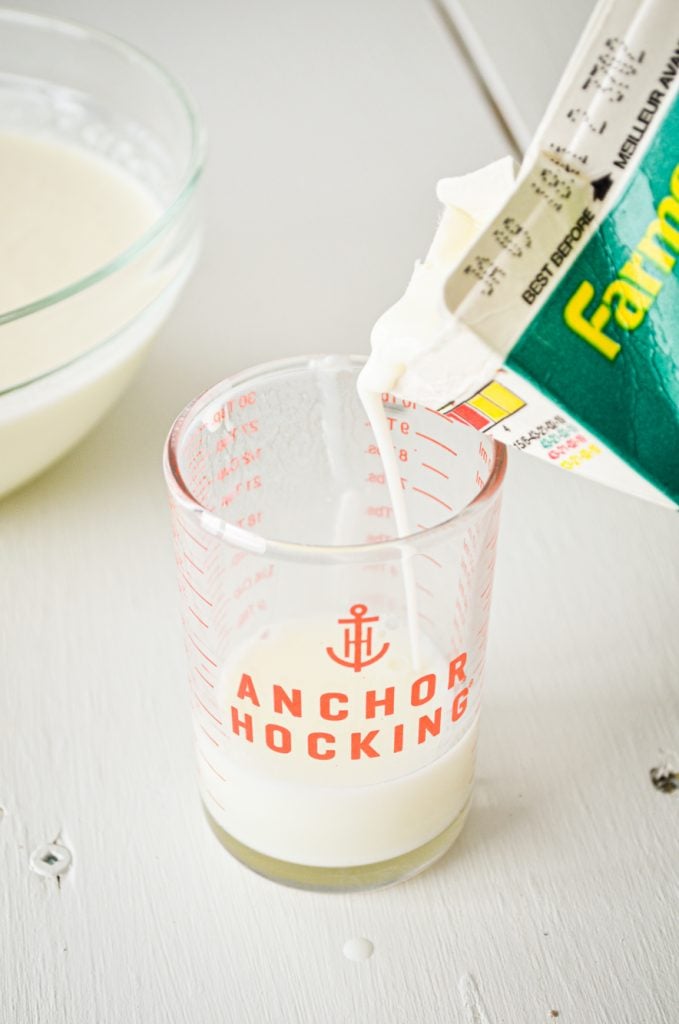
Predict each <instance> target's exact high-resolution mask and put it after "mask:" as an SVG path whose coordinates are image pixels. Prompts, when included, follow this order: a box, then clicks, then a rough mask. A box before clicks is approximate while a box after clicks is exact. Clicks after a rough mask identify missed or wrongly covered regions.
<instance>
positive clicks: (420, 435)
mask: <svg viewBox="0 0 679 1024" xmlns="http://www.w3.org/2000/svg"><path fill="white" fill-rule="evenodd" d="M415 435H416V437H421V438H422V440H423V441H431V442H432V444H437V445H438V446H439V448H445V450H446V451H447V452H450V454H451V455H457V452H456V451H453V449H452V448H449V447H448V445H447V444H444V443H443V441H437V440H436V438H435V437H430V436H429V434H421V433H420V432H419V430H416V431H415Z"/></svg>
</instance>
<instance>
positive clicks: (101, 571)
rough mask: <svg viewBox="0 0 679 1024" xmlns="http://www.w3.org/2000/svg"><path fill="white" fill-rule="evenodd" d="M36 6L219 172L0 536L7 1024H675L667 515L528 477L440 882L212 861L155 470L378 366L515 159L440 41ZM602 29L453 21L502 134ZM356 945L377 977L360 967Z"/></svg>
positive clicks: (363, 19)
mask: <svg viewBox="0 0 679 1024" xmlns="http://www.w3.org/2000/svg"><path fill="white" fill-rule="evenodd" d="M15 3H16V0H15ZM30 6H31V7H33V4H32V3H31V4H30ZM40 6H41V7H42V8H43V9H47V10H49V11H52V12H54V13H57V14H61V15H64V16H70V17H75V18H78V19H80V20H83V21H89V22H90V23H94V24H97V25H99V26H101V27H104V28H108V29H110V30H112V31H114V32H117V33H119V34H121V35H123V36H125V37H127V38H129V39H130V40H133V41H136V42H137V43H138V45H140V46H142V47H143V48H145V49H147V50H148V51H151V52H152V53H154V54H155V55H156V56H157V57H158V59H160V60H161V61H163V62H165V63H166V64H167V65H168V66H170V67H171V68H172V69H174V70H175V72H176V73H177V74H178V75H179V76H180V77H181V78H182V79H183V80H184V82H185V83H186V84H187V85H188V87H189V88H190V89H191V91H192V92H193V94H194V96H195V98H196V101H197V103H198V105H199V107H200V109H201V110H202V112H203V115H204V117H205V119H206V121H207V125H208V129H209V133H210V140H211V142H210V161H209V170H208V172H207V177H206V182H205V194H206V212H207V217H206V219H207V239H206V246H205V251H204V256H203V258H202V262H201V265H200V268H199V270H198V272H197V273H196V275H195V277H194V279H193V281H192V282H191V284H190V286H189V287H188V289H187V291H186V293H185V295H184V296H183V298H182V300H181V303H180V305H179V307H178V309H177V311H176V313H175V315H174V316H173V318H172V319H171V321H170V322H169V323H168V324H167V326H166V328H165V329H164V330H163V332H162V336H161V337H160V339H159V342H158V344H157V346H156V348H155V349H154V352H153V354H152V356H151V358H150V359H149V361H148V363H147V365H146V367H145V369H144V371H143V372H142V374H141V375H140V377H139V379H138V380H137V382H136V383H135V385H134V386H133V387H132V389H131V391H130V392H129V393H128V394H127V396H126V397H125V398H124V399H123V401H122V402H121V403H120V404H119V406H118V407H117V408H116V410H115V411H114V412H113V413H112V414H111V415H110V416H108V418H107V419H106V420H105V422H103V423H102V424H101V426H100V427H99V429H98V430H97V431H96V432H95V433H94V434H93V435H92V436H91V437H90V438H89V439H88V440H86V441H85V442H84V443H83V444H82V445H81V446H80V447H79V448H78V449H77V450H76V451H74V452H73V453H72V454H71V455H70V456H69V457H67V458H66V459H64V460H63V461H62V462H61V463H60V464H59V465H58V466H56V467H55V468H53V469H52V470H51V471H50V472H48V473H47V474H45V475H44V476H43V477H42V478H41V479H39V480H38V481H37V482H35V483H34V484H32V485H31V486H29V487H27V488H25V489H24V490H22V491H20V492H18V493H16V494H15V495H13V496H11V497H10V498H9V499H7V500H6V501H4V502H3V503H2V505H0V545H1V550H0V558H1V567H2V571H1V573H0V592H1V594H2V597H1V601H2V604H1V606H0V607H1V609H2V645H3V647H2V659H1V662H0V672H1V679H0V683H1V688H2V703H1V706H0V708H1V713H2V723H3V728H2V745H1V748H0V804H1V805H2V807H3V809H4V815H3V817H2V820H1V821H0V850H1V858H2V859H1V861H0V863H2V866H3V873H4V878H3V881H4V885H3V890H2V902H1V903H0V923H1V936H2V946H1V949H2V953H1V956H0V1019H1V1020H2V1021H3V1022H6V1024H100V1022H101V1024H137V1022H139V1024H184V1022H186V1024H225V1022H229V1024H230V1022H233V1024H267V1022H275V1024H279V1022H285V1024H287V1022H303V1024H306V1022H314V1024H316V1022H329V1024H340V1022H377V1024H500V1022H506V1024H524V1022H526V1024H533V1022H536V1024H539V1022H543V1021H553V1020H554V1019H556V1015H557V1013H558V1019H559V1021H563V1024H599V1022H604V1021H606V1022H609V1021H610V1022H611V1024H623V1022H630V1024H675V1022H676V1021H677V1020H679V972H678V971H677V963H676V960H677V950H678V949H679V918H678V914H677V866H678V864H679V855H678V854H679V793H675V794H674V795H672V794H665V793H661V792H659V791H657V790H656V789H654V788H653V786H652V785H651V782H650V780H649V769H651V768H652V767H654V766H658V765H662V764H664V763H665V762H666V761H672V759H673V758H674V767H679V766H678V765H677V762H676V758H677V756H679V755H678V754H677V748H679V714H678V708H677V664H678V661H679V626H678V623H677V608H678V595H679V586H678V579H677V575H678V561H679V557H678V556H679V524H678V523H677V521H676V517H675V516H674V515H673V514H672V513H669V512H665V511H662V510H660V509H658V508H654V507H653V506H651V505H646V504H642V503H640V502H638V501H635V500H633V499H631V498H626V497H624V496H622V495H619V494H615V493H613V492H608V491H605V490H603V489H602V488H599V487H597V486H594V485H587V484H585V483H582V482H580V481H578V480H575V479H573V478H572V477H571V476H570V475H569V474H566V473H560V472H558V471H556V470H554V469H552V468H550V467H548V466H547V467H545V466H543V465H541V464H538V463H537V462H534V461H532V460H531V459H529V458H528V457H527V456H526V457H521V456H518V457H516V458H512V465H511V467H510V470H511V472H510V475H509V480H508V483H507V490H506V497H505V516H504V525H503V535H502V538H501V539H502V544H501V553H500V558H499V564H498V567H497V584H496V594H495V604H494V622H493V630H492V643H491V652H490V653H491V657H490V662H489V677H488V686H487V690H486V694H487V703H486V708H485V715H484V727H483V735H482V745H481V754H480V768H479V774H480V778H479V785H478V790H477V797H476V802H475V805H474V808H473V810H472V813H471V816H470V819H469V822H468V824H467V827H466V830H465V832H464V834H463V836H462V838H461V839H460V840H459V842H458V843H457V845H456V847H455V848H454V849H453V851H452V852H451V854H450V855H449V856H448V857H446V858H445V859H444V860H443V861H442V862H440V863H439V864H438V865H437V866H436V867H435V868H433V869H432V870H431V871H429V872H428V873H427V874H425V875H422V876H421V877H419V878H417V879H415V880H414V881H412V882H409V883H407V884H404V885H402V886H400V887H396V888H394V889H391V890H388V891H385V892H379V893H373V894H367V895H352V896H346V897H344V896H332V897H329V896H322V895H313V894H308V893H300V892H295V891H292V890H286V889H283V888H279V887H276V886H275V885H272V884H270V883H268V882H266V881H264V880H262V879H260V878H258V877H256V876H255V875H253V874H250V873H248V872H247V871H246V870H245V869H243V868H241V867H240V866H239V865H238V864H236V863H235V862H234V861H232V860H231V859H230V858H229V857H228V856H227V855H226V854H225V853H224V852H223V850H222V849H221V848H220V847H219V846H218V845H217V843H216V842H215V840H214V839H213V837H212V835H211V834H210V833H209V832H208V829H207V826H206V825H205V824H204V821H203V818H202V814H201V810H200V807H199V803H198V799H197V796H196V791H195V786H194V776H193V755H192V748H191V732H190V723H189V702H188V692H187V688H186V685H185V680H184V655H183V649H182V639H181V634H180V629H179V618H178V601H177V596H176V585H175V579H174V564H173V558H172V550H171V543H170V531H169V525H168V516H167V511H166V505H165V497H164V488H163V483H162V479H161V473H160V452H161V447H162V443H163V439H164V436H165V433H166V431H167V429H168V427H169V424H170V422H171V420H172V419H173V417H174V415H175V414H176V412H177V411H178V410H179V409H180V407H181V406H182V405H183V404H184V403H185V402H186V401H187V400H188V399H189V398H191V397H192V396H193V395H194V394H196V393H197V392H198V391H199V390H200V389H202V388H203V387H205V386H207V385H209V384H211V383H213V382H214V381H216V380H217V379H219V378H221V377H223V376H225V375H227V374H228V373H230V372H232V371H234V370H237V369H239V368H241V367H243V366H245V365H247V364H252V363H255V362H258V361H261V360H264V359H269V358H272V357H274V356H276V355H284V354H293V353H296V352H308V351H312V350H326V351H333V350H335V351H352V350H365V349H366V347H367V339H368V332H369V328H370V326H371V324H372V322H373V321H374V319H375V318H376V316H377V315H378V314H379V313H380V312H381V310H382V309H383V308H384V307H385V306H386V305H387V304H389V303H390V302H391V301H392V300H393V299H394V298H395V297H396V296H397V295H398V294H399V292H400V290H401V289H402V287H403V285H404V283H405V281H406V279H407V277H408V275H409V272H410V267H411V263H412V260H413V258H414V257H415V256H416V255H418V254H420V253H421V252H422V251H423V250H424V248H425V246H426V244H427V242H428V240H429V237H430V235H431V233H432V229H433V225H434V221H435V217H436V204H435V200H434V193H433V186H434V182H435V181H436V179H437V178H438V177H440V176H443V175H445V174H450V173H455V172H462V171H465V170H470V169H472V168H474V167H475V166H477V165H478V164H481V163H483V162H486V161H488V160H490V159H492V158H495V157H498V156H500V155H502V154H503V153H504V152H506V151H507V147H508V142H507V139H506V137H505V135H504V134H503V130H502V129H501V128H500V127H499V123H498V121H497V119H496V115H495V113H494V111H493V109H492V108H491V106H490V105H489V104H488V102H487V98H486V96H485V94H484V91H483V90H482V89H481V87H480V86H479V84H478V82H477V80H476V79H475V77H474V76H473V75H472V74H471V72H470V70H469V68H468V66H467V65H466V63H465V61H464V60H463V58H462V56H461V53H460V50H459V48H458V44H457V43H456V42H455V41H454V39H453V38H452V37H451V35H450V33H449V27H448V28H446V26H445V25H444V21H443V20H442V18H441V16H440V11H437V10H436V8H435V7H433V6H431V5H428V4H427V3H426V2H425V0H363V2H361V0H346V2H344V3H340V2H336V0H335V2H330V0H289V2H287V3H277V2H275V0H268V2H267V0H229V2H226V3H224V2H222V3H220V2H218V0H196V2H194V3H191V4H189V3H187V2H185V0H181V2H180V0H177V2H173V3H163V2H162V0H145V2H144V3H135V2H134V0H120V2H119V3H118V4H116V5H113V4H108V3H106V2H105V0H41V4H40ZM567 6H569V8H570V14H569V13H567V12H566V10H565V8H566V7H567ZM545 7H549V11H550V12H551V16H550V18H549V19H547V21H548V22H549V32H547V29H546V28H545V27H544V26H545V20H546V19H545V10H544V8H545ZM587 7H588V3H587V2H586V0H582V2H580V3H579V4H577V5H576V4H570V5H565V4H560V3H556V2H554V3H551V2H550V4H549V5H545V4H542V5H540V4H539V3H538V0H524V2H522V3H519V0H507V2H506V3H503V4H499V3H498V2H497V0H483V2H481V0H473V2H472V0H454V2H453V0H451V3H450V8H449V9H450V11H451V12H452V14H453V17H454V18H455V19H456V20H457V23H458V29H459V31H461V33H462V36H463V37H464V38H465V39H466V40H467V44H468V45H469V47H470V49H471V51H473V52H474V53H475V54H476V58H477V60H479V63H480V66H481V67H482V69H483V71H482V73H483V75H484V76H485V77H486V81H487V82H489V83H490V86H491V91H494V93H495V100H496V102H497V103H498V105H499V106H500V108H501V109H503V111H504V113H505V117H509V120H510V121H511V122H512V125H513V131H514V134H515V135H517V136H519V137H521V132H522V131H524V130H525V131H528V130H529V129H530V128H532V127H533V126H534V123H535V121H536V119H537V116H538V114H539V109H540V107H541V106H542V105H543V104H544V102H545V101H546V99H547V94H548V91H549V89H550V88H551V87H552V86H553V84H554V82H555V80H556V78H557V76H558V69H559V67H560V66H561V65H562V64H563V62H564V61H565V59H566V56H567V53H568V50H569V49H570V46H571V45H572V42H573V41H574V39H575V37H576V35H577V32H578V30H579V27H580V25H579V23H578V19H580V20H581V19H582V17H584V14H585V11H586V8H587ZM562 8H563V9H562ZM465 14H466V17H465ZM552 17H553V19H554V20H553V21H552ZM498 19H504V20H503V21H502V20H498ZM536 19H538V20H536ZM470 26H471V29H470ZM541 26H542V27H541ZM472 30H473V31H472ZM470 32H471V35H470ZM535 32H540V33H542V39H536V38H535ZM470 40H471V42H470ZM484 40H485V42H484ZM486 43H487V45H486ZM510 43H511V48H510V45H509V44H510ZM481 51H482V52H481ZM509 97H512V99H511V104H512V105H513V106H512V110H513V114H512V113H511V112H510V114H509V115H508V114H507V111H508V109H509V106H508V104H509V103H510V99H509ZM503 104H504V107H503ZM512 118H513V119H514V120H513V121H512ZM517 125H519V128H518V129H517ZM521 125H523V129H522V128H521V127H520V126H521ZM673 751H674V753H673ZM53 840H58V843H59V844H60V845H61V846H63V847H64V848H66V849H67V850H68V851H70V853H71V855H72V864H71V866H70V868H69V870H68V871H66V872H65V873H64V874H63V875H62V876H61V878H60V879H59V880H57V878H55V877H43V876H41V875H39V874H37V873H35V871H33V870H31V868H30V864H29V860H30V856H31V853H32V852H33V851H35V850H36V849H38V848H39V847H41V846H42V845H43V844H46V843H50V842H52V841H53ZM58 867H59V865H58V864H57V868H58ZM352 937H365V938H368V939H369V940H370V941H371V942H372V943H373V944H374V953H373V955H372V957H371V958H369V959H366V960H363V961H360V962H355V961H352V960H350V959H348V958H347V957H346V956H345V955H344V954H343V946H344V944H345V942H346V941H347V939H349V938H352Z"/></svg>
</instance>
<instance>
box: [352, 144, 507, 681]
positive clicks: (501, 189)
mask: <svg viewBox="0 0 679 1024" xmlns="http://www.w3.org/2000/svg"><path fill="white" fill-rule="evenodd" d="M515 173H516V172H515V164H514V161H513V160H512V159H511V157H505V158H504V159H502V160H498V161H496V162H495V163H493V164H489V165H488V166H487V167H484V168H482V169H481V170H479V171H476V172H474V173H473V174H467V175H464V176H462V177H460V178H446V179H444V180H443V181H441V182H439V184H438V187H437V196H438V198H439V200H440V202H442V203H443V204H444V210H443V216H442V217H441V221H440V223H439V226H438V229H437V231H436V234H435V236H434V239H433V241H432V244H431V246H430V248H429V252H428V253H427V255H426V257H425V259H424V260H423V261H422V262H418V263H416V264H415V270H414V273H413V276H412V278H411V280H410V283H409V285H408V288H407V289H406V292H405V294H404V295H403V297H402V298H401V299H399V301H398V302H397V303H395V305H393V306H392V307H391V308H390V309H388V310H387V311H386V312H385V313H384V314H383V315H382V316H381V317H380V319H379V320H378V321H377V323H376V324H375V327H374V328H373V331H372V335H371V339H370V340H371V346H372V352H371V354H370V357H369V359H368V362H367V363H366V365H365V367H364V368H363V370H362V371H361V374H360V376H359V379H358V394H359V397H360V399H361V402H362V403H363V408H364V409H365V412H366V415H367V417H368V419H369V421H370V425H371V427H372V430H373V433H374V435H375V441H376V443H377V446H378V449H379V453H380V458H381V460H382V465H383V467H384V475H385V479H386V483H387V488H388V490H389V498H390V500H391V505H392V509H393V512H394V520H395V522H396V530H397V534H398V536H399V537H406V536H408V535H409V534H410V533H411V532H412V524H410V523H409V521H408V510H407V507H406V503H405V498H404V495H403V489H402V486H401V473H400V468H399V464H398V458H397V456H396V452H395V450H394V445H393V442H392V438H391V431H390V429H389V421H388V419H387V414H386V412H385V410H384V406H383V404H382V399H381V393H382V392H385V391H389V392H392V393H396V394H400V395H402V396H403V397H406V398H409V399H413V400H422V399H423V398H424V400H425V401H426V399H427V395H428V394H429V393H430V391H431V387H430V385H431V381H426V380H425V381H423V382H418V380H417V378H415V379H414V381H413V382H412V383H411V384H410V386H409V385H408V384H405V386H404V380H403V379H404V378H405V379H406V380H407V379H408V372H409V371H410V374H411V376H412V367H413V363H414V362H415V360H417V359H419V358H420V357H421V356H422V355H423V354H425V353H426V354H429V355H430V356H431V357H432V358H431V359H430V361H429V363H428V372H429V373H433V374H436V371H437V366H436V355H437V353H439V354H440V357H441V360H442V361H444V362H445V361H448V362H449V361H450V354H449V348H450V345H446V342H449V340H450V329H451V322H452V317H451V314H450V313H449V312H448V310H447V309H446V308H445V305H444V302H443V285H444V282H445V280H446V278H447V277H448V275H449V274H450V272H451V270H452V269H453V267H454V266H455V264H456V263H457V261H458V260H459V259H460V256H461V255H462V254H463V253H464V251H465V250H466V249H467V248H468V247H469V246H470V245H471V244H472V242H473V241H474V240H475V239H476V237H477V236H478V235H479V234H480V233H481V231H482V230H483V228H484V227H485V225H486V223H488V221H489V220H490V219H491V218H492V216H493V215H494V213H495V210H496V209H497V207H498V206H499V205H500V204H501V203H502V202H503V201H504V200H505V198H506V196H507V195H508V193H509V192H510V190H511V188H512V186H513V184H514V179H515ZM456 356H457V359H458V362H459V372H460V375H461V376H464V374H465V372H466V367H465V353H464V351H462V352H459V353H456ZM401 573H402V578H403V587H404V591H405V602H406V612H407V617H408V633H409V637H410V649H411V655H412V663H413V667H414V668H416V669H417V668H419V667H420V651H419V640H418V637H419V629H418V623H417V592H416V584H415V575H414V570H413V563H412V559H411V557H410V553H409V552H408V550H407V549H405V550H404V551H403V555H402V559H401Z"/></svg>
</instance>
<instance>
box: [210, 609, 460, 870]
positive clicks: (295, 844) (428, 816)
mask: <svg viewBox="0 0 679 1024" xmlns="http://www.w3.org/2000/svg"><path fill="white" fill-rule="evenodd" d="M329 640H330V641H333V640H336V641H337V643H336V647H333V646H331V651H332V652H333V653H334V654H336V657H338V658H339V659H344V657H345V655H346V651H345V650H344V648H343V645H342V635H341V633H338V635H337V636H336V637H335V636H332V635H329V625H328V622H327V621H326V620H322V621H313V620H311V619H308V620H304V621H294V620H291V621H287V622H281V623H280V624H278V625H276V626H275V627H273V628H271V629H270V630H266V631H265V633H264V634H263V635H261V636H258V637H256V638H255V639H254V640H252V641H250V642H249V643H248V645H247V646H246V647H245V648H244V649H241V650H239V651H237V652H234V655H233V656H232V657H231V658H230V659H229V661H228V663H227V665H226V666H225V667H224V670H223V672H222V673H221V678H220V681H219V683H218V687H217V691H216V693H215V697H216V706H217V707H219V708H220V709H224V717H223V719H222V720H221V721H220V723H218V722H217V721H216V719H215V718H214V716H213V720H212V721H210V720H209V719H206V718H205V716H203V717H202V719H201V726H202V728H200V727H199V728H197V729H196V739H197V743H198V750H199V755H200V757H199V760H200V775H201V784H202V790H203V795H204V799H205V803H206V806H207V808H208V810H209V813H210V815H211V816H212V818H213V819H214V820H215V821H216V822H217V824H218V825H220V826H221V827H223V829H224V831H225V832H227V833H228V834H229V835H230V836H232V837H234V838H235V839H236V840H238V841H240V842H242V843H243V844H245V845H246V846H248V847H250V848H252V849H254V850H256V851H258V852H259V853H263V854H267V855H269V856H271V857H274V858H276V859H278V860H285V861H289V862H292V863H293V864H304V865H309V866H314V867H336V866H338V865H342V866H345V867H352V866H360V865H364V864H374V863H378V862H380V861H384V860H388V859H390V858H392V857H399V856H401V855H403V854H407V853H410V852H412V851H416V850H418V849H419V848H420V847H422V846H423V845H424V844H426V843H428V842H429V841H430V840H432V839H434V838H436V837H437V836H440V835H441V833H443V832H444V831H445V830H446V829H448V828H451V826H452V827H453V828H461V827H462V824H463V821H464V816H465V812H466V810H467V806H468V802H469V797H470V793H471V787H472V780H473V773H474V756H475V750H476V737H477V723H478V715H477V714H475V713H474V717H471V714H472V712H471V711H470V714H468V698H469V688H468V687H469V683H470V680H469V677H468V675H467V671H468V666H467V664H466V656H465V655H458V656H456V657H454V658H453V659H450V660H444V659H443V658H442V657H441V656H440V655H439V654H438V653H437V652H436V651H435V650H433V649H432V648H431V646H430V645H427V644H426V643H423V645H422V651H421V657H422V660H423V663H424V664H426V674H423V670H422V669H421V668H419V669H418V668H415V667H414V666H413V663H412V659H411V656H410V650H409V645H408V641H407V638H405V637H403V636H399V634H398V631H396V630H389V629H388V628H385V629H382V628H379V629H378V630H377V631H376V636H375V638H374V644H373V649H374V650H375V651H376V652H379V651H380V650H381V648H382V647H383V645H389V648H388V650H387V651H386V654H385V655H384V656H383V657H381V658H379V659H378V660H377V661H376V662H375V664H373V665H372V666H370V667H368V668H364V669H363V672H362V675H361V679H362V682H361V685H360V686H358V685H356V684H353V685H352V680H351V679H349V681H348V680H347V668H346V666H345V665H341V664H339V663H338V662H335V661H333V659H332V658H331V657H329V656H328V653H327V649H328V643H329ZM351 675H352V673H351V671H349V676H351ZM211 730H215V732H222V733H223V734H224V735H225V740H221V744H222V746H221V749H218V748H217V747H216V746H215V743H214V742H213V740H214V737H213V736H212V737H211V735H210V733H211Z"/></svg>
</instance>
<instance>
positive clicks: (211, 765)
mask: <svg viewBox="0 0 679 1024" xmlns="http://www.w3.org/2000/svg"><path fill="white" fill-rule="evenodd" d="M198 753H199V755H200V757H201V758H202V759H203V761H205V764H206V765H207V766H208V768H209V769H210V771H211V772H214V773H215V775H216V776H217V778H218V779H221V780H222V782H226V779H225V778H224V776H223V775H220V773H219V772H218V771H217V769H216V768H215V766H214V765H213V764H210V762H209V761H208V759H207V758H206V756H205V754H204V753H203V751H202V750H199V751H198Z"/></svg>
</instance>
